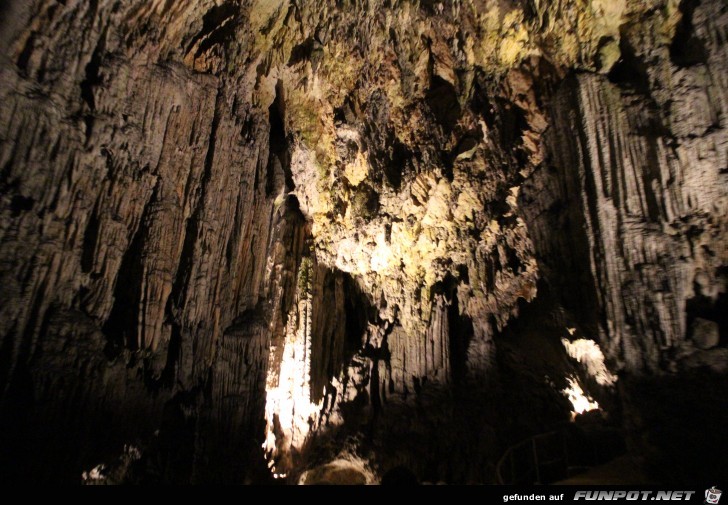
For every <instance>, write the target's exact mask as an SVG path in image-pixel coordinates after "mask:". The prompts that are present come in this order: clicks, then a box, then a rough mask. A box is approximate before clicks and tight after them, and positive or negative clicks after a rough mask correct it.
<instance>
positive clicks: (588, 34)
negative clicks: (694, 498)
mask: <svg viewBox="0 0 728 505" xmlns="http://www.w3.org/2000/svg"><path fill="white" fill-rule="evenodd" d="M562 4H564V5H562ZM0 9H2V11H1V12H2V15H0V42H2V47H3V48H4V50H3V51H2V54H0V285H1V286H2V289H1V290H0V428H1V429H0V432H1V433H2V437H3V438H1V439H0V443H1V444H2V446H3V447H6V448H8V450H7V451H4V452H3V455H2V458H3V459H2V462H1V463H2V466H3V468H6V469H8V471H7V472H4V473H3V477H4V478H8V479H13V478H15V477H16V476H17V477H19V478H20V477H24V476H27V475H31V474H32V475H35V476H37V478H39V479H41V480H57V481H63V482H77V481H78V480H79V478H80V475H81V472H82V471H84V470H88V469H90V468H91V467H93V466H94V465H96V464H98V463H99V462H101V461H109V460H110V458H113V457H115V455H117V454H119V453H120V452H122V451H126V452H125V454H131V453H133V451H131V452H130V451H129V450H128V449H124V446H125V445H126V444H132V445H135V446H139V447H140V448H142V450H143V452H144V454H145V456H144V457H143V458H142V459H141V460H140V461H139V462H138V464H137V470H136V473H134V474H132V476H131V477H129V476H127V477H125V478H127V479H131V480H135V481H145V480H147V481H153V482H154V481H166V482H190V481H192V482H251V481H253V482H266V481H268V480H269V479H270V475H271V472H270V471H269V470H268V469H267V468H266V466H269V465H271V464H272V465H273V466H274V467H276V470H275V472H278V473H285V472H288V471H290V473H291V478H296V477H297V475H298V474H299V473H300V471H301V470H302V469H303V468H304V467H305V466H307V465H308V466H310V465H314V464H318V463H321V462H325V461H326V459H327V458H329V459H330V458H331V457H332V456H334V455H335V454H336V452H337V451H338V450H339V449H340V448H341V447H344V446H348V445H352V446H355V447H358V448H359V449H357V450H361V451H364V452H365V453H366V457H367V458H368V459H369V460H370V461H372V462H373V463H372V464H374V465H375V466H376V465H379V466H380V468H379V470H381V471H383V472H384V471H387V470H388V469H389V468H392V467H396V466H397V465H406V466H408V467H409V468H412V469H413V470H415V471H416V473H417V474H418V476H419V477H421V478H423V477H425V476H426V477H427V478H428V479H432V480H434V481H437V480H442V479H447V480H449V481H451V482H491V481H493V479H494V467H493V465H494V463H495V461H496V460H497V458H498V456H499V454H500V453H501V452H502V450H503V449H504V448H505V446H507V445H508V444H509V443H511V442H513V441H516V440H518V439H520V438H523V437H524V436H527V435H529V434H532V433H535V432H537V431H539V430H542V429H544V427H545V426H548V425H549V424H550V423H556V422H562V421H564V420H565V419H566V418H567V417H568V414H569V405H568V403H567V402H566V401H565V400H564V399H563V395H561V393H560V388H563V387H564V386H565V383H564V378H565V376H566V375H567V374H569V373H576V366H575V363H574V362H570V361H568V360H567V359H566V358H565V355H563V349H561V347H560V339H561V338H571V337H572V335H571V334H570V333H569V332H568V331H567V328H571V327H574V328H577V329H578V334H577V336H579V337H585V338H591V339H595V340H598V341H599V342H600V344H601V345H602V346H603V347H604V348H605V352H606V354H607V355H608V358H609V359H610V360H611V362H610V366H611V367H612V368H613V370H624V371H625V372H627V373H633V374H638V373H640V372H641V371H643V370H649V371H652V372H659V373H662V372H678V371H680V370H682V369H684V368H694V367H702V366H704V365H708V366H710V367H712V369H713V370H714V371H716V372H721V370H723V369H722V368H721V366H724V364H725V362H726V359H725V355H724V354H722V353H723V351H724V350H725V349H724V344H725V335H724V332H725V322H724V320H721V319H720V314H721V311H722V310H723V309H722V308H723V307H724V304H725V266H724V265H725V264H726V256H725V251H726V247H725V238H724V236H725V235H724V232H725V227H726V222H727V220H726V219H725V218H726V216H725V212H726V208H725V202H726V193H725V187H726V184H725V182H726V181H725V178H726V170H725V167H726V137H725V133H724V132H725V128H724V124H723V123H724V117H723V116H724V110H725V104H726V96H725V89H726V88H725V86H724V84H726V79H727V77H726V73H725V68H724V61H725V56H726V46H725V41H726V33H725V30H726V25H727V24H728V23H727V22H726V20H725V17H726V12H725V6H723V5H722V4H721V2H720V1H718V0H703V1H702V2H700V3H696V2H691V1H688V0H685V1H684V2H681V3H678V2H675V1H672V0H669V1H668V0H665V1H663V0H654V1H650V2H642V1H639V2H638V1H616V2H614V1H610V2H606V1H603V0H592V1H590V2H585V3H583V4H582V3H580V4H578V5H577V4H575V3H569V2H567V3H563V2H557V3H546V2H533V1H530V0H529V1H525V0H524V1H516V0H513V1H501V0H497V1H496V0H482V1H481V0H467V1H455V2H448V3H436V2H410V1H394V2H392V1H388V0H382V1H379V0H377V1H352V2H333V1H331V2H311V3H303V2H300V3H299V2H288V1H283V0H251V1H247V0H246V1H242V0H225V1H220V0H204V1H201V2H194V3H190V4H179V5H177V4H173V3H170V2H164V1H161V0H145V1H139V2H133V3H132V2H118V1H110V0H108V1H107V0H99V1H98V2H73V1H70V2H65V3H60V2H56V1H52V0H33V1H21V0H12V1H9V2H5V3H3V5H2V6H0ZM556 231H558V232H556ZM534 307H535V308H534ZM543 307H546V308H543ZM519 317H522V321H521V322H522V324H521V325H520V326H519V325H517V324H515V323H514V321H518V318H519ZM540 320H543V321H542V322H539V321H540ZM696 321H699V324H698V327H701V328H703V329H704V330H701V332H702V333H701V335H699V336H698V337H697V338H696V331H695V330H694V329H693V327H694V326H695V322H696ZM701 325H702V326H701ZM716 325H717V328H718V330H717V331H718V333H719V337H720V338H719V342H718V343H720V344H721V345H720V346H718V348H715V349H703V348H702V347H714V346H713V345H712V344H711V345H707V344H705V342H709V341H711V338H712V337H711V336H710V335H708V336H707V337H706V336H705V334H707V333H710V332H711V331H713V333H714V332H715V331H714V330H715V328H716ZM513 328H521V329H520V330H518V332H520V333H518V332H516V331H515V330H513ZM706 328H707V330H706ZM699 333H700V332H699ZM539 338H542V339H543V342H541V341H539V340H538V339H539ZM513 342H518V344H513ZM694 342H695V343H696V344H695V345H693V343H694ZM697 342H701V343H700V344H699V345H698V344H697ZM554 343H555V347H554V345H553V344H554ZM540 345H543V346H544V347H543V348H541V347H539V346H540ZM533 348H539V349H541V350H543V352H539V354H538V355H539V356H543V361H544V362H545V364H543V368H541V365H540V364H537V363H534V362H532V361H530V360H529V359H528V355H529V352H530V350H531V349H533ZM556 348H558V349H561V350H560V352H561V354H559V353H558V352H556V351H555V350H554V349H556ZM524 363H527V365H525V364H524ZM544 374H549V375H550V376H552V377H554V376H557V375H558V376H559V377H557V378H555V379H554V380H555V381H556V382H555V383H554V384H553V385H548V384H545V383H544V380H543V375H544ZM294 398H297V399H298V400H295V401H294ZM515 398H518V399H519V401H521V402H525V403H527V404H528V405H529V409H527V411H526V412H527V414H524V415H519V416H514V415H512V412H513V410H514V409H516V408H517V405H518V403H517V402H515V400H514V399H515ZM299 400H300V402H299ZM506 405H507V406H510V408H507V409H506V408H504V406H506ZM327 444H328V445H327ZM398 444H399V445H398ZM428 444H430V445H428ZM427 447H431V448H432V450H431V451H430V450H427ZM362 448H363V449H362ZM367 451H368V452H367ZM264 456H266V457H267V458H268V461H267V462H266V460H265V459H264ZM467 461H473V462H477V464H474V465H468V464H466V463H464V462H467ZM476 467H477V468H476Z"/></svg>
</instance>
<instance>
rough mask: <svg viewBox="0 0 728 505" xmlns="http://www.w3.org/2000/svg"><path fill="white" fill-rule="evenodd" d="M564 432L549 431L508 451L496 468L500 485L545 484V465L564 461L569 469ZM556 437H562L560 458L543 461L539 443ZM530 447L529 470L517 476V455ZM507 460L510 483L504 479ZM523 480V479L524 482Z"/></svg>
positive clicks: (519, 443) (511, 447)
mask: <svg viewBox="0 0 728 505" xmlns="http://www.w3.org/2000/svg"><path fill="white" fill-rule="evenodd" d="M564 431H565V430H563V429H561V430H553V431H548V432H545V433H538V434H536V435H533V436H531V437H529V438H527V439H525V440H522V441H520V442H518V443H517V444H514V445H512V446H510V447H509V448H508V449H506V451H505V453H503V456H502V457H501V458H500V460H498V464H497V466H496V477H497V478H498V483H499V484H514V483H524V481H526V482H527V483H528V484H534V483H535V484H545V482H543V475H542V467H543V466H544V465H546V464H552V463H558V462H561V461H563V462H564V465H565V467H566V468H567V469H568V466H569V465H568V462H569V458H568V450H567V448H566V438H565V436H564ZM555 437H561V441H560V442H561V443H560V444H559V445H560V447H561V449H562V450H561V454H560V457H557V458H553V459H550V460H548V461H543V460H541V456H540V454H539V447H538V443H539V441H540V440H545V439H549V438H552V439H553V438H555ZM529 446H530V451H528V452H530V455H531V457H530V458H527V459H526V461H528V468H527V469H526V471H524V472H521V473H520V475H516V472H517V468H516V458H515V455H516V454H517V453H518V451H524V450H525V449H527V448H529ZM507 460H510V480H509V481H506V479H505V478H504V477H503V468H504V466H505V463H506V461H507ZM521 479H523V481H522V480H521Z"/></svg>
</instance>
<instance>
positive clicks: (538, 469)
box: [531, 437, 541, 484]
mask: <svg viewBox="0 0 728 505" xmlns="http://www.w3.org/2000/svg"><path fill="white" fill-rule="evenodd" d="M531 447H532V448H533V461H534V463H536V484H541V466H540V465H539V463H538V448H537V447H536V437H533V438H531Z"/></svg>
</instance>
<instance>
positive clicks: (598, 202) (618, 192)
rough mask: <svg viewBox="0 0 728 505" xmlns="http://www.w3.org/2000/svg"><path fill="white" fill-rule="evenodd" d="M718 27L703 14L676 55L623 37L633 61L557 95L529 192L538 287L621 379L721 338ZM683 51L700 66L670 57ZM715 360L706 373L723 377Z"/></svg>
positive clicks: (710, 14) (722, 159)
mask: <svg viewBox="0 0 728 505" xmlns="http://www.w3.org/2000/svg"><path fill="white" fill-rule="evenodd" d="M688 5H693V4H688ZM726 16H727V14H726V12H725V6H722V5H720V4H719V3H716V2H701V3H700V4H699V5H697V7H695V9H694V11H692V12H691V23H692V25H691V26H689V27H686V28H684V29H685V30H687V31H686V32H685V33H684V35H682V38H683V39H685V40H682V39H680V40H675V41H674V42H673V46H662V47H654V46H651V45H650V44H649V41H648V40H644V38H645V36H644V34H642V33H637V30H638V28H637V27H636V26H629V25H628V26H627V27H625V28H623V30H624V31H625V36H624V38H623V39H622V44H623V45H624V46H626V47H628V48H630V47H631V48H632V49H631V54H630V55H629V56H623V60H622V61H621V62H619V63H618V64H617V65H616V66H615V67H614V68H613V69H612V71H611V72H610V73H609V74H608V75H605V76H597V75H593V74H585V75H577V76H574V77H572V78H570V79H568V80H567V81H566V82H564V83H563V84H562V86H561V89H560V90H559V91H558V92H557V93H556V95H555V96H554V99H553V101H552V104H551V108H552V112H551V118H552V123H551V128H550V130H549V132H548V133H547V134H546V142H547V144H548V150H549V153H550V156H549V159H548V160H547V162H546V163H545V164H544V166H543V167H542V168H541V169H540V170H539V171H537V172H536V173H535V174H534V176H533V177H532V178H531V180H529V181H528V183H527V184H526V186H525V187H524V189H523V198H524V202H525V205H524V209H525V213H526V214H527V215H528V216H529V217H528V220H529V232H530V236H531V238H532V240H533V241H534V243H535V244H536V246H537V250H538V254H539V257H540V258H541V259H542V260H543V266H544V270H545V271H546V272H547V273H546V277H547V278H548V279H549V280H550V281H552V282H553V283H554V285H555V286H558V289H559V291H560V292H561V293H562V296H563V297H564V298H565V301H566V304H567V306H568V307H569V308H571V309H572V311H573V313H574V314H575V315H577V317H578V318H579V319H580V322H581V323H582V324H584V325H585V327H586V328H588V329H589V331H591V332H592V333H593V334H594V335H598V336H599V341H600V342H602V345H603V347H604V349H605V351H606V353H607V354H608V355H609V356H610V357H611V358H612V359H613V361H614V365H615V367H616V368H622V367H623V368H625V369H627V370H630V371H643V370H647V371H650V372H659V371H660V370H668V369H671V368H672V369H675V368H676V367H678V366H680V365H679V364H678V363H677V362H679V361H681V360H684V359H686V354H687V355H690V354H691V353H694V352H698V354H703V350H704V349H705V348H706V347H707V348H710V347H713V346H716V345H717V344H718V343H719V339H718V338H716V337H719V335H722V337H720V338H723V339H724V338H725V331H726V328H725V318H724V317H723V316H722V315H721V314H722V313H723V312H724V311H725V292H726V273H725V263H726V251H728V247H726V235H725V231H726V224H725V223H726V212H727V209H726V202H727V200H726V197H727V196H728V185H727V184H726V182H727V180H726V166H728V159H727V158H726V152H727V151H726V146H727V145H728V136H727V134H726V127H725V110H726V106H727V105H728V102H726V94H725V86H724V84H725V69H724V68H723V67H724V66H725V61H726V55H727V53H726V51H728V48H727V47H726V43H725V38H724V35H725V26H726V22H727V19H728V18H727V17H726ZM651 22H652V21H651V20H647V21H646V23H651ZM688 40H694V41H695V42H694V43H695V44H697V45H699V46H700V51H698V50H697V49H693V50H692V51H694V52H696V53H699V54H694V55H693V56H694V57H695V58H697V59H691V60H686V59H685V58H686V56H684V55H683V56H682V57H679V56H678V55H676V54H675V53H676V51H683V52H685V51H690V49H688V48H687V47H686V45H687V44H688ZM675 46H678V47H677V48H676V47H675ZM683 46H685V47H683ZM555 229H563V230H564V231H565V233H554V230H555ZM699 300H700V302H699ZM698 318H699V319H704V318H707V320H710V321H711V322H710V323H706V324H707V326H708V327H709V329H708V330H706V329H705V328H704V327H701V326H700V325H696V323H695V321H696V319H698ZM705 333H712V334H713V336H712V337H710V338H709V339H712V341H711V343H710V344H706V341H705V338H706V335H705ZM720 353H722V351H721V350H715V351H714V357H713V358H712V359H711V358H710V356H709V355H708V354H704V355H703V356H702V357H701V358H700V360H703V361H706V362H711V361H714V364H715V366H716V367H717V368H718V369H719V370H722V369H723V367H724V363H723V360H724V356H723V355H722V354H720Z"/></svg>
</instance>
